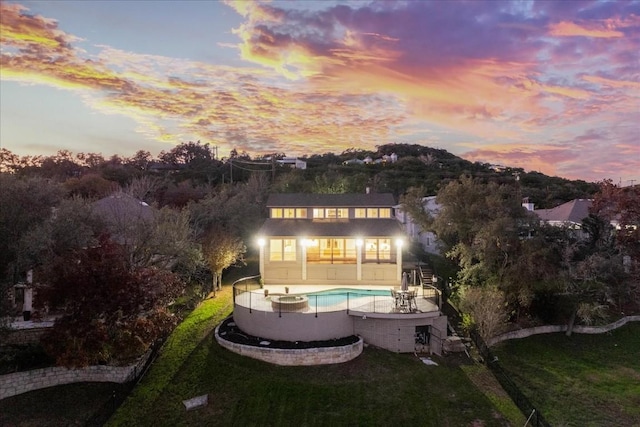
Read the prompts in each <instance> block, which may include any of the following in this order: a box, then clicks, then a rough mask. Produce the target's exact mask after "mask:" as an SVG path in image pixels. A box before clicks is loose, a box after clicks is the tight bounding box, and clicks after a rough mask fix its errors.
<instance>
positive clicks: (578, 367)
mask: <svg viewBox="0 0 640 427" xmlns="http://www.w3.org/2000/svg"><path fill="white" fill-rule="evenodd" d="M492 351H493V352H494V354H495V355H497V356H498V358H499V360H500V363H501V364H502V366H503V367H504V368H505V369H506V370H507V371H508V372H509V373H510V375H511V376H512V378H513V379H514V381H515V382H516V383H517V384H518V386H519V387H520V388H521V389H522V391H523V392H524V394H525V395H527V397H528V398H529V400H531V402H532V403H533V405H534V406H536V407H537V408H538V409H539V410H540V411H541V413H542V414H543V416H544V417H545V418H546V419H547V421H548V422H550V423H551V424H552V425H554V426H598V427H603V426H640V323H631V324H627V325H626V326H624V327H622V328H620V329H617V330H615V331H613V332H611V333H607V334H598V335H585V334H574V335H572V336H571V337H567V336H565V335H564V334H545V335H537V336H533V337H529V338H525V339H520V340H511V341H508V342H504V343H501V344H499V345H497V346H496V347H495V348H494V349H492Z"/></svg>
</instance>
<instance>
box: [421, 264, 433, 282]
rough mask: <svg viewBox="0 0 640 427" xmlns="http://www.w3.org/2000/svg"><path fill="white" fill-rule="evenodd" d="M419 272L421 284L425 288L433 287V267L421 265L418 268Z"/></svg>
mask: <svg viewBox="0 0 640 427" xmlns="http://www.w3.org/2000/svg"><path fill="white" fill-rule="evenodd" d="M418 272H419V274H420V282H421V284H422V286H423V287H425V286H433V269H431V267H429V266H428V265H424V264H421V265H420V266H419V267H418Z"/></svg>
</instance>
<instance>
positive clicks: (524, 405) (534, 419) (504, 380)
mask: <svg viewBox="0 0 640 427" xmlns="http://www.w3.org/2000/svg"><path fill="white" fill-rule="evenodd" d="M469 335H470V336H471V339H472V340H473V342H474V343H475V345H476V347H477V348H478V351H479V352H480V354H481V355H482V357H483V358H484V361H485V363H486V365H487V367H488V368H489V369H490V370H491V372H493V375H494V376H495V377H496V379H497V380H498V382H499V383H500V385H501V386H502V388H503V389H504V390H505V391H506V392H507V394H508V395H509V397H511V400H513V403H515V404H516V406H517V407H518V408H519V409H520V411H522V413H523V414H524V416H525V417H527V424H526V425H527V426H533V427H551V424H549V423H548V422H547V421H546V420H545V419H544V417H543V416H542V414H541V413H540V411H538V409H537V408H536V407H535V406H533V404H532V403H531V402H530V401H529V399H527V397H526V396H525V395H524V393H522V391H521V390H520V388H518V386H517V385H516V384H515V383H514V382H513V380H512V379H511V377H510V376H509V374H507V372H506V371H505V370H504V369H503V368H502V366H500V363H499V362H498V358H497V357H495V356H494V355H493V353H492V352H491V350H489V347H488V346H487V344H486V343H485V342H484V340H483V339H482V337H481V336H480V334H479V333H478V332H477V331H476V330H473V331H471V332H470V334H469Z"/></svg>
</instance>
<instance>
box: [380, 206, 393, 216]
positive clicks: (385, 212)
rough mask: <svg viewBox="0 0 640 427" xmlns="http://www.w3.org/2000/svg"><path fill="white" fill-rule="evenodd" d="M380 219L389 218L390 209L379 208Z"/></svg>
mask: <svg viewBox="0 0 640 427" xmlns="http://www.w3.org/2000/svg"><path fill="white" fill-rule="evenodd" d="M379 212H380V218H391V209H389V208H380V211H379Z"/></svg>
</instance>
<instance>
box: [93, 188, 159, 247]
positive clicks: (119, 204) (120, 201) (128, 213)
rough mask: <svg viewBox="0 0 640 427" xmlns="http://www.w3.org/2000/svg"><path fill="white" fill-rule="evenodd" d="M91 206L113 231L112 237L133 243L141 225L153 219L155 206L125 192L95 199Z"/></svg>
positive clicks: (128, 243) (127, 243) (126, 242)
mask: <svg viewBox="0 0 640 427" xmlns="http://www.w3.org/2000/svg"><path fill="white" fill-rule="evenodd" d="M91 208H92V210H93V212H94V213H95V214H96V215H97V216H98V217H100V218H101V219H102V220H103V221H104V222H105V225H106V226H107V229H108V230H109V232H110V233H111V238H112V239H113V240H114V241H115V242H118V243H120V244H125V245H131V244H133V243H134V241H135V239H136V238H139V236H138V234H139V233H136V231H139V230H140V226H143V225H145V223H150V222H151V221H153V219H154V216H155V214H156V210H155V208H152V207H151V206H149V205H148V204H147V203H145V202H143V201H141V200H138V199H136V198H135V197H133V196H130V195H128V194H126V193H123V192H116V193H114V194H112V195H110V196H107V197H104V198H102V199H100V200H97V201H95V202H94V203H93V204H92V205H91Z"/></svg>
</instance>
